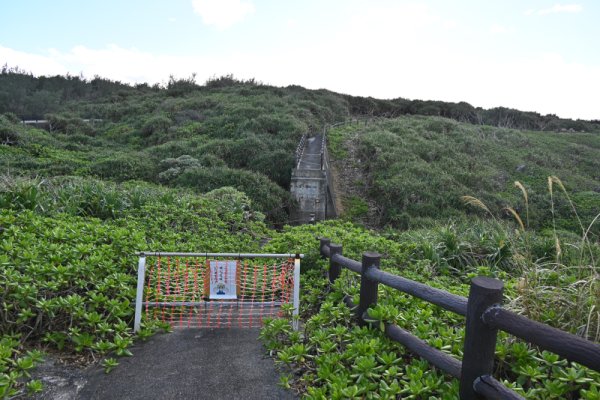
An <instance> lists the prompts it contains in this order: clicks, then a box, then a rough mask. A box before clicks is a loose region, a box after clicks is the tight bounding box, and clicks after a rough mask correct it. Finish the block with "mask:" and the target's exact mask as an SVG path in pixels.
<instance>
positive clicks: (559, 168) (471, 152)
mask: <svg viewBox="0 0 600 400" xmlns="http://www.w3.org/2000/svg"><path fill="white" fill-rule="evenodd" d="M329 140H330V147H331V153H332V155H333V157H334V159H335V158H337V159H338V160H340V161H344V162H345V163H346V164H345V166H346V165H347V164H348V163H349V164H350V165H351V167H352V168H354V169H355V170H357V172H358V174H357V175H359V176H360V179H359V180H357V181H356V182H355V183H354V184H355V185H357V186H358V187H360V188H361V189H362V190H361V194H362V197H363V200H370V201H371V202H373V203H374V204H375V205H376V208H377V211H378V212H377V214H376V215H375V216H374V217H375V218H376V220H377V221H378V223H379V226H389V227H392V228H400V229H406V228H415V227H420V226H431V225H432V224H435V223H436V222H437V221H440V220H441V221H445V220H448V219H450V218H454V219H464V218H465V217H466V216H467V215H469V214H472V213H479V214H485V212H483V211H482V210H478V209H476V208H473V207H471V206H469V205H467V204H465V202H464V201H463V200H462V199H461V197H462V196H465V195H468V196H474V197H476V198H477V199H479V200H481V201H482V202H483V203H484V204H485V205H486V206H487V207H488V208H489V209H490V210H491V212H492V214H494V215H496V216H499V217H504V216H506V217H510V218H512V216H511V215H510V214H509V212H508V211H506V210H503V208H505V207H512V208H514V210H516V211H517V212H518V213H519V214H520V215H521V217H522V219H523V223H524V224H525V225H529V227H530V228H534V229H536V230H543V229H547V228H552V227H553V226H555V227H556V229H559V230H560V229H563V230H568V231H571V232H574V233H577V234H580V233H582V230H581V226H580V224H579V221H578V220H577V218H576V216H575V215H574V214H573V209H572V206H571V203H570V202H569V199H570V200H571V201H572V202H573V204H574V205H575V207H576V210H577V213H578V215H579V217H580V219H581V222H582V224H583V225H584V228H587V227H588V225H589V224H590V223H591V222H592V219H593V218H594V217H595V216H596V214H598V212H600V158H599V157H598V154H599V151H600V135H598V134H594V133H578V132H543V133H542V132H536V131H520V130H511V129H504V128H496V127H490V126H475V125H471V124H464V123H458V122H456V121H453V120H449V119H444V118H434V117H420V116H410V117H408V116H407V117H401V118H396V119H390V120H377V122H374V123H370V124H368V125H367V126H359V127H357V126H354V125H349V126H346V127H339V128H336V129H333V130H332V131H331V132H330V133H329ZM345 169H346V170H349V169H348V168H345ZM343 172H344V171H340V173H343ZM549 176H556V177H558V178H559V179H560V181H561V182H562V184H564V187H565V189H566V193H565V192H563V191H562V190H561V188H560V186H559V185H558V184H557V183H554V185H553V186H555V187H554V191H553V196H551V195H550V192H549V187H548V177H549ZM365 178H366V179H365ZM515 181H519V182H520V183H521V184H522V185H523V187H524V189H525V190H526V192H527V195H528V199H527V200H528V203H527V204H525V201H524V198H523V193H522V191H521V189H519V188H518V187H516V186H515ZM342 189H343V188H342ZM566 194H568V197H567V196H566ZM345 200H346V203H347V205H348V207H346V208H348V214H349V215H350V216H354V217H355V219H356V220H360V219H361V217H363V216H364V215H366V210H365V209H364V208H363V214H364V215H361V213H360V206H361V204H363V203H361V202H359V201H357V199H355V198H352V197H350V196H346V199H345ZM553 207H554V208H553ZM553 212H554V218H553ZM370 222H373V221H370ZM592 231H593V233H594V234H595V235H596V239H597V235H598V233H599V232H600V230H599V227H598V226H596V227H594V228H593V230H592Z"/></svg>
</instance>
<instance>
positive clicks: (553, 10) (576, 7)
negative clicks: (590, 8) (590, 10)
mask: <svg viewBox="0 0 600 400" xmlns="http://www.w3.org/2000/svg"><path fill="white" fill-rule="evenodd" d="M582 10H583V6H582V5H581V4H555V5H553V6H552V7H549V8H543V9H540V10H534V9H530V10H527V11H526V12H525V14H526V15H534V14H535V15H548V14H565V13H570V14H576V13H579V12H581V11H582Z"/></svg>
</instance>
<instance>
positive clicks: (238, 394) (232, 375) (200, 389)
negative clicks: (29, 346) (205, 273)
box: [75, 329, 295, 400]
mask: <svg viewBox="0 0 600 400" xmlns="http://www.w3.org/2000/svg"><path fill="white" fill-rule="evenodd" d="M258 333H259V331H258V329H176V330H174V331H173V332H172V333H168V334H161V335H157V336H154V337H152V338H151V339H150V340H148V341H147V342H142V343H140V344H136V345H135V346H133V347H132V348H131V351H132V352H133V354H134V355H133V357H121V358H119V359H118V361H119V365H118V366H117V367H116V368H115V369H114V370H113V371H112V372H110V373H109V374H105V373H104V371H103V369H102V368H101V367H100V366H96V367H94V368H93V369H92V370H90V371H89V372H88V373H86V380H87V382H86V383H85V385H84V386H83V387H82V388H81V389H80V390H78V393H77V396H76V397H75V398H76V399H81V400H84V399H85V400H87V399H98V400H100V399H107V400H108V399H111V400H112V399H132V400H135V399H244V400H251V399H257V400H258V399H261V400H268V399H295V396H294V395H293V394H292V392H290V391H288V390H285V389H283V388H281V387H279V386H277V383H278V382H279V375H280V374H279V373H278V372H277V371H276V369H275V365H274V363H273V360H272V359H270V358H268V357H267V356H266V355H265V351H264V348H263V346H262V344H261V343H260V342H259V341H258Z"/></svg>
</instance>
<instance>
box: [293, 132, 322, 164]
mask: <svg viewBox="0 0 600 400" xmlns="http://www.w3.org/2000/svg"><path fill="white" fill-rule="evenodd" d="M322 141H323V136H322V135H317V136H313V137H310V138H308V139H307V140H306V144H305V145H304V152H303V153H302V158H301V159H300V164H299V165H298V169H321V145H322Z"/></svg>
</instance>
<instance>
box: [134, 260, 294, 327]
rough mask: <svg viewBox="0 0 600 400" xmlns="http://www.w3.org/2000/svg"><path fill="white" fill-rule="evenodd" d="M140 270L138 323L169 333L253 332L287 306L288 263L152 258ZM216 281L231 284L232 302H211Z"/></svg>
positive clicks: (291, 271)
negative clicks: (154, 323)
mask: <svg viewBox="0 0 600 400" xmlns="http://www.w3.org/2000/svg"><path fill="white" fill-rule="evenodd" d="M150 260H151V259H149V260H148V261H150ZM218 263H221V264H218ZM232 263H233V264H232ZM232 266H234V267H233V268H232ZM146 268H147V269H146V278H145V279H146V280H145V285H144V286H145V288H144V292H145V293H144V303H143V305H144V306H143V307H144V314H145V316H144V318H145V319H146V320H160V321H163V322H168V323H169V324H170V325H171V326H173V327H182V328H184V327H185V328H191V327H194V328H230V327H240V328H242V327H243V328H258V327H261V326H262V321H263V319H264V318H276V317H280V316H281V314H282V313H281V306H282V305H283V304H289V303H291V302H292V301H293V299H292V293H293V281H294V260H293V259H287V260H283V261H282V260H277V261H275V260H271V261H269V262H259V261H256V260H252V261H249V260H236V261H232V260H229V261H217V260H208V259H200V258H197V257H156V258H155V259H154V261H153V262H152V261H150V262H147V264H146ZM218 279H221V280H222V281H223V282H224V283H225V284H230V285H233V284H234V286H230V287H235V294H233V293H230V296H231V297H234V298H227V299H223V298H214V297H213V296H216V295H214V293H213V292H212V291H211V290H215V289H214V286H215V284H216V282H217V281H218ZM211 282H212V283H211ZM211 285H212V286H211ZM223 286H224V285H223Z"/></svg>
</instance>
